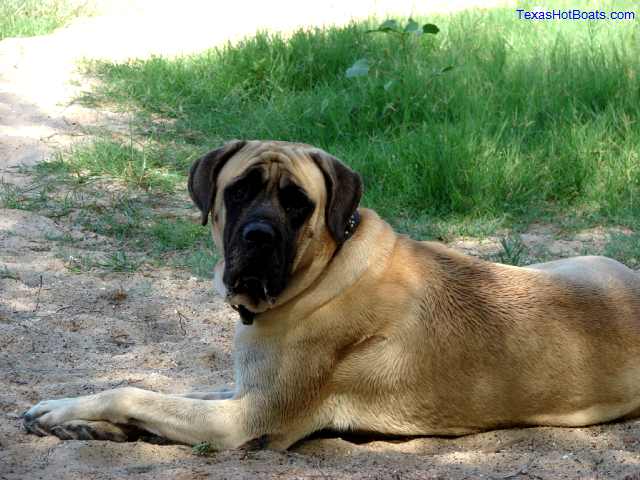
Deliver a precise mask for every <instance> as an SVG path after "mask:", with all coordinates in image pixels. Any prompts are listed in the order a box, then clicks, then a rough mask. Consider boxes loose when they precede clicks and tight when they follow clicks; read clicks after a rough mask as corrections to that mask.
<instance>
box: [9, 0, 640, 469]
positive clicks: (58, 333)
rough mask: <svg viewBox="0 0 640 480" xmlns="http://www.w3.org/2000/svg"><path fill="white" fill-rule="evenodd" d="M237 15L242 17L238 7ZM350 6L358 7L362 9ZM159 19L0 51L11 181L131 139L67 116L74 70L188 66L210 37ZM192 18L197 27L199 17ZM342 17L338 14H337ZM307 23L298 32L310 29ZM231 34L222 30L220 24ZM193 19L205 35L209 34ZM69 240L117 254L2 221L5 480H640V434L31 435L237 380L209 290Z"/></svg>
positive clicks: (217, 303)
mask: <svg viewBox="0 0 640 480" xmlns="http://www.w3.org/2000/svg"><path fill="white" fill-rule="evenodd" d="M202 3H204V2H202ZM212 3H213V2H212ZM236 3H237V4H239V5H240V6H238V7H237V8H241V7H242V4H243V2H236ZM276 3H277V2H276ZM381 3H384V2H378V3H377V4H376V5H379V4H381ZM389 3H391V2H389ZM394 3H396V4H398V2H394ZM400 3H402V2H400ZM458 3H459V2H458ZM355 4H357V5H359V6H360V7H362V5H364V2H354V5H355ZM361 4H362V5H361ZM150 5H151V3H145V2H136V3H135V9H133V10H129V11H127V14H126V15H125V14H123V13H122V11H121V10H120V9H119V8H120V7H118V4H115V3H113V2H112V3H110V4H109V5H108V6H109V8H110V10H109V9H106V11H107V13H108V14H107V15H103V16H99V17H96V18H94V19H90V20H82V21H80V22H77V23H76V24H74V25H73V26H71V27H69V28H67V29H64V30H62V31H59V32H57V33H55V34H53V35H49V36H47V37H40V38H34V39H20V40H16V39H8V40H6V41H3V42H0V177H1V178H3V181H4V182H7V183H16V184H24V183H25V182H28V181H29V175H28V173H24V172H22V171H21V170H20V169H17V168H16V167H18V166H19V165H21V164H25V163H26V164H34V163H35V162H38V161H41V160H42V159H44V158H46V156H47V155H49V154H50V153H51V152H52V151H53V149H55V148H57V147H59V146H64V145H67V144H68V143H70V142H72V141H73V140H75V139H76V138H79V137H82V136H83V135H85V134H86V128H87V127H90V126H95V125H113V126H116V127H117V126H118V125H123V124H125V125H126V117H123V116H122V115H115V114H112V113H110V112H105V111H94V110H90V109H86V108H83V107H80V106H78V105H75V104H74V103H73V101H72V100H73V98H74V96H75V95H76V94H77V92H78V90H79V89H80V88H83V87H82V85H85V86H86V84H83V83H82V79H80V78H79V77H78V76H77V74H76V73H75V71H74V61H75V60H76V59H77V58H79V57H81V56H93V57H96V56H101V57H105V56H106V57H109V58H116V59H117V58H126V56H128V55H135V56H144V55H148V54H150V53H162V52H169V53H180V52H182V51H195V50H198V49H199V48H202V47H203V46H204V45H205V44H206V45H209V44H210V43H211V41H212V40H211V38H210V37H206V36H205V37H202V34H198V35H195V36H194V37H193V38H182V39H179V40H176V41H175V42H167V41H166V38H165V37H166V36H162V35H160V33H158V32H161V31H162V25H163V24H162V21H167V19H166V18H165V16H166V13H167V12H168V10H167V12H165V11H164V10H162V9H160V10H161V12H160V13H163V15H165V16H162V17H160V16H158V21H157V22H154V21H151V20H150V19H149V8H150ZM153 5H154V9H156V10H157V5H164V6H165V7H166V5H165V4H164V3H154V4H153ZM167 5H168V4H167ZM196 5H199V4H197V3H195V2H194V3H193V5H192V6H193V9H192V11H191V12H190V15H191V18H200V19H201V18H202V17H203V15H202V14H201V13H202V12H198V11H197V10H196V7H195V6H196ZM278 5H279V3H278ZM332 5H333V4H332ZM336 5H338V4H337V3H336V4H335V5H333V6H332V7H331V8H333V10H332V11H333V12H334V13H335V12H336V11H338V8H337V7H336ZM407 5H408V4H407ZM407 5H405V8H409V6H407ZM165 7H163V8H165ZM396 7H398V5H396ZM131 8H133V7H131ZM167 8H168V7H167ZM203 8H204V7H203ZM283 8H284V7H283ZM398 8H399V7H398ZM354 9H355V7H354ZM274 11H275V12H276V13H277V12H278V9H277V8H276V9H274ZM407 11H408V12H410V10H407ZM354 12H355V10H354ZM354 12H350V13H349V14H350V15H355V14H356V13H357V12H355V13H354ZM199 13H200V14H199ZM143 14H144V15H146V16H145V17H144V20H145V21H144V22H143V21H142V17H141V15H143ZM343 14H344V13H343ZM136 15H137V16H136ZM158 15H159V14H158ZM326 15H330V14H329V13H327V14H326ZM183 17H184V18H183ZM183 17H178V18H176V17H175V16H173V17H172V21H173V22H176V23H181V22H186V21H187V18H186V16H183ZM256 17H259V15H257V14H256ZM301 18H302V17H298V19H299V20H300V19H301ZM305 18H306V20H305V19H302V20H300V23H304V21H308V22H310V21H312V20H313V18H309V17H305ZM323 18H324V17H323ZM328 18H329V17H327V19H328ZM163 19H164V20H163ZM224 20H225V19H224V18H216V19H215V22H217V24H220V25H222V24H224V23H225V21H224ZM194 21H199V22H200V23H199V25H202V20H194ZM263 21H266V20H264V19H263ZM274 21H275V20H274ZM288 21H291V22H293V20H288ZM143 23H147V24H154V32H155V31H156V30H157V32H156V33H155V34H154V33H153V32H152V33H150V34H149V35H148V36H146V37H144V38H142V37H143V36H142V35H140V34H139V33H140V32H139V31H136V28H138V27H136V25H140V24H143ZM226 23H228V22H226ZM256 25H258V24H257V23H255V22H254V25H253V27H252V28H255V26H256ZM280 27H282V28H287V25H280ZM242 28H244V29H248V28H249V27H248V26H246V25H245V26H243V27H242ZM114 31H118V33H119V34H118V35H117V36H116V37H117V38H114V40H113V42H112V46H111V47H110V48H109V47H108V45H109V43H108V42H106V41H105V36H104V35H107V34H108V33H109V32H114ZM225 32H226V33H225ZM238 32H240V33H242V32H244V33H248V30H247V31H245V30H242V29H239V30H236V31H235V32H230V31H229V30H228V29H227V30H225V31H221V32H217V33H216V35H219V36H221V37H220V38H229V37H231V36H232V34H238ZM225 35H226V37H224V36H225ZM154 42H155V43H154ZM92 45H93V47H92ZM78 82H80V83H79V84H78ZM78 85H80V86H78ZM21 172H22V173H21ZM185 215H195V212H194V211H188V212H187V211H186V212H185ZM63 235H67V236H68V237H67V238H71V239H72V240H73V241H72V244H73V246H72V247H71V248H72V252H78V254H80V253H83V254H100V253H104V252H108V251H110V249H111V248H113V245H112V244H111V243H110V242H109V240H108V239H105V238H103V237H100V236H98V235H96V234H93V233H89V232H86V231H83V230H81V229H80V228H79V227H77V226H73V225H70V224H65V223H63V222H55V221H53V220H51V219H49V218H46V217H43V216H41V215H38V214H37V213H32V212H27V211H21V210H9V209H4V210H2V209H0V419H1V420H0V479H3V480H4V479H7V480H8V479H16V480H17V479H38V478H41V479H76V478H77V479H111V478H131V479H200V478H202V479H205V478H232V479H240V478H284V479H293V478H320V479H322V478H356V479H374V478H375V479H387V478H392V479H394V478H395V479H414V478H415V479H427V478H447V479H449V478H456V479H457V478H460V479H461V478H490V479H517V478H523V479H524V478H543V479H547V478H553V479H555V478H625V479H629V480H631V479H636V480H640V420H634V421H628V422H623V423H615V424H609V425H601V426H594V427H590V428H578V429H563V428H530V429H512V430H501V431H494V432H487V433H483V434H478V435H470V436H467V437H462V438H457V439H446V438H416V439H397V440H381V439H358V438H347V437H340V436H336V435H327V436H323V437H318V438H313V439H308V440H305V441H303V442H301V443H299V444H298V445H296V446H295V447H294V448H293V449H291V450H290V451H288V452H272V451H258V452H241V451H230V452H220V453H216V454H212V455H211V456H207V457H201V456H197V455H195V454H194V453H193V452H192V450H191V448H190V447H187V446H182V445H162V444H158V443H149V442H146V441H138V442H135V443H126V444H118V443H112V442H95V441H65V442H63V441H60V440H58V439H56V438H54V437H45V438H40V437H36V436H33V435H27V434H26V433H25V432H24V430H23V428H22V421H21V419H20V414H21V413H22V412H23V411H25V410H26V409H27V408H28V407H30V406H31V405H33V404H34V403H36V402H38V401H39V400H41V399H46V398H56V397H64V396H75V395H82V394H88V393H93V392H97V391H101V390H104V389H108V388H113V387H117V386H124V385H133V386H137V387H142V388H148V389H153V390H158V391H162V392H186V391H192V390H204V389H210V387H212V386H215V385H218V384H222V383H229V382H231V381H232V365H231V345H232V336H233V330H234V325H235V323H236V322H237V318H236V314H235V312H233V311H232V310H231V309H229V308H228V307H227V306H225V305H224V304H223V302H222V301H221V299H220V298H218V297H217V296H216V295H215V294H214V292H213V289H212V285H211V282H210V281H205V280H202V279H198V278H195V277H193V276H191V274H189V273H188V272H185V271H181V270H175V269H169V268H167V269H151V268H147V269H143V270H142V271H139V272H137V273H134V274H124V273H107V272H91V273H73V272H71V271H70V270H69V268H68V267H69V264H68V262H65V261H64V260H63V259H61V258H60V256H59V255H58V254H57V252H56V249H55V248H54V247H53V246H52V241H51V239H52V238H59V237H60V236H63ZM606 235H607V232H605V231H603V230H601V229H595V230H592V231H588V232H583V233H581V234H579V235H577V236H576V237H575V238H572V239H570V240H563V241H554V242H552V241H551V239H552V232H550V231H548V229H545V228H542V227H540V228H537V229H536V230H535V231H532V232H530V233H529V234H527V235H523V241H524V242H525V243H526V244H527V245H528V246H531V247H535V246H536V245H545V246H547V247H548V249H549V251H550V252H551V253H552V254H553V255H554V256H563V255H572V254H577V253H579V252H580V251H581V249H582V248H584V247H585V246H589V247H590V248H593V247H596V248H597V247H598V246H601V245H602V243H603V241H604V238H605V237H606ZM452 245H453V246H454V247H456V248H460V249H461V250H463V251H467V252H469V253H472V254H483V255H486V254H487V253H491V252H492V251H495V250H496V249H497V241H496V239H487V240H485V241H482V242H478V241H471V240H464V239H460V240H457V241H455V242H453V244H452Z"/></svg>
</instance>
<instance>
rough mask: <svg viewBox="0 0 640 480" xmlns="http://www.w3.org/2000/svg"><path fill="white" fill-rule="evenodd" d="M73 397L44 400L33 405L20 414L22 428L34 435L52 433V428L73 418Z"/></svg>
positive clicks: (74, 401)
mask: <svg viewBox="0 0 640 480" xmlns="http://www.w3.org/2000/svg"><path fill="white" fill-rule="evenodd" d="M76 402H77V399H75V398H61V399H59V400H44V401H42V402H40V403H38V404H37V405H34V406H33V407H31V408H30V409H29V410H27V411H26V412H25V413H24V414H23V415H22V420H23V422H24V428H25V429H26V430H27V432H29V433H34V434H36V435H40V436H44V435H52V434H53V431H52V429H53V428H54V427H55V426H56V425H60V424H62V423H64V422H67V421H69V420H73V415H72V412H73V409H74V408H73V407H74V404H75V403H76Z"/></svg>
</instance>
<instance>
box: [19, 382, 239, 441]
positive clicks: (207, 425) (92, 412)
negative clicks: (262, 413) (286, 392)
mask: <svg viewBox="0 0 640 480" xmlns="http://www.w3.org/2000/svg"><path fill="white" fill-rule="evenodd" d="M244 402H245V400H243V399H228V400H200V399H192V398H184V397H178V396H172V395H162V394H160V393H155V392H150V391H147V390H142V389H139V388H133V387H126V388H119V389H115V390H108V391H106V392H102V393H98V394H95V395H87V396H84V397H77V398H63V399H59V400H46V401H43V402H40V403H38V404H37V405H35V406H34V407H32V408H31V409H30V410H29V411H28V412H26V413H25V415H24V422H25V426H26V428H27V430H28V431H30V432H33V433H37V434H54V435H56V436H58V437H60V438H78V436H73V435H72V436H69V435H68V434H69V432H68V431H67V429H66V428H65V426H67V425H69V426H73V425H77V423H78V422H79V421H80V422H81V423H82V421H88V422H85V423H88V424H91V423H100V421H102V422H109V423H110V424H115V425H125V426H134V427H138V428H141V429H143V430H146V431H148V432H151V433H154V434H156V435H159V436H162V437H164V438H167V439H169V440H172V441H176V442H182V443H188V444H195V443H199V442H209V443H210V444H211V446H212V447H213V448H215V449H224V448H236V447H238V446H240V445H242V444H244V443H245V442H247V441H249V440H251V438H249V435H248V434H247V433H246V432H245V431H244V425H246V422H245V418H244V415H245V412H246V408H245V405H244V404H243V403H244ZM96 421H97V422H96ZM65 434H66V435H67V436H65ZM91 438H95V437H91Z"/></svg>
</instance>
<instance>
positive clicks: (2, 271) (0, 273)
mask: <svg viewBox="0 0 640 480" xmlns="http://www.w3.org/2000/svg"><path fill="white" fill-rule="evenodd" d="M0 278H6V279H9V280H19V279H20V276H19V275H18V274H17V273H16V272H13V271H11V270H9V268H8V267H7V266H6V265H3V266H2V268H0Z"/></svg>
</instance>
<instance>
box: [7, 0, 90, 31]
mask: <svg viewBox="0 0 640 480" xmlns="http://www.w3.org/2000/svg"><path fill="white" fill-rule="evenodd" d="M88 11H89V10H88V7H87V5H86V3H82V4H81V3H79V2H71V1H69V0H2V1H1V2H0V40H2V39H4V38H8V37H31V36H34V35H44V34H46V33H50V32H52V31H53V30H55V29H56V28H58V27H61V26H63V25H64V24H66V23H67V22H69V21H70V20H71V19H73V18H75V17H77V16H79V15H82V14H86V13H88Z"/></svg>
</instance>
